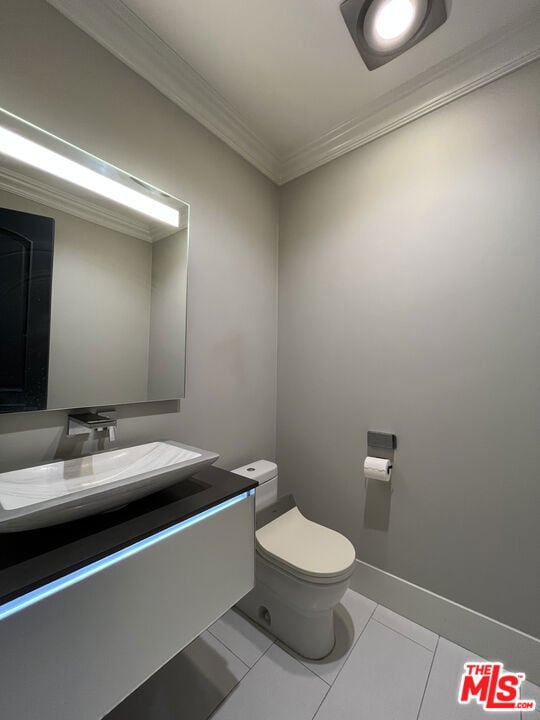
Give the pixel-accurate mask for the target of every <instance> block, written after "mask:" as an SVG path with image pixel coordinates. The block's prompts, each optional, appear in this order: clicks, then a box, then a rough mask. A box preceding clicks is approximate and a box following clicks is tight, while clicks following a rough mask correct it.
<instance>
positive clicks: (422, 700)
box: [416, 635, 441, 720]
mask: <svg viewBox="0 0 540 720" xmlns="http://www.w3.org/2000/svg"><path fill="white" fill-rule="evenodd" d="M440 639H441V636H440V635H438V636H437V643H436V645H435V650H434V651H433V657H432V658H431V665H430V666H429V671H428V674H427V678H426V684H425V685H424V692H423V693H422V699H421V700H420V705H419V706H418V713H417V715H416V720H420V713H421V712H422V705H423V704H424V698H425V697H426V692H427V688H428V685H429V679H430V677H431V671H432V669H433V664H434V662H435V655H436V654H437V649H438V647H439V640H440Z"/></svg>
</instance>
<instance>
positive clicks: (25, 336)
mask: <svg viewBox="0 0 540 720" xmlns="http://www.w3.org/2000/svg"><path fill="white" fill-rule="evenodd" d="M2 128H3V129H4V130H5V132H7V133H11V135H10V137H9V140H10V142H9V143H7V144H6V143H4V144H2V134H1V132H0V412H3V413H5V412H21V411H28V410H44V409H66V408H68V409H69V408H83V407H98V406H103V405H118V404H123V403H136V402H145V401H155V400H175V399H179V398H181V397H183V396H184V374H185V371H184V368H185V322H186V285H187V260H188V206H187V205H186V204H185V203H182V202H181V201H180V200H177V199H176V198H173V197H172V196H170V195H167V194H166V193H163V192H161V191H159V190H157V189H156V188H153V187H152V186H150V185H148V184H147V183H144V182H142V181H140V180H136V179H135V178H132V177H131V176H130V175H128V174H126V173H123V172H122V171H120V170H118V169H117V168H114V167H113V166H110V165H108V164H107V163H104V162H103V161H101V160H98V159H97V158H94V157H93V156H90V155H87V153H84V152H83V151H81V150H78V149H77V148H73V147H72V146H69V145H67V144H65V143H63V142H62V141H61V140H58V139H57V138H54V137H52V136H50V135H48V134H46V133H44V132H43V131H40V130H38V129H37V128H34V127H32V126H30V125H28V124H27V123H24V121H21V120H19V119H18V118H13V116H9V115H8V114H7V113H4V112H3V111H0V131H2ZM18 139H20V143H19V140H18ZM28 142H30V143H34V145H36V144H38V143H39V146H40V148H43V147H44V148H46V150H45V152H46V153H47V152H49V153H50V157H47V156H46V157H45V160H46V162H50V163H51V164H52V169H50V168H48V167H47V168H46V169H44V164H43V163H42V166H41V167H34V166H33V165H32V147H33V146H32V145H30V149H29V148H28V146H27V143H28ZM17 155H19V156H20V157H19V156H17ZM59 157H60V163H59V165H58V168H59V172H64V170H63V166H62V162H63V161H64V160H65V159H66V158H69V162H70V163H71V167H68V171H70V172H71V170H72V169H73V168H74V175H75V179H72V178H69V179H66V177H59V176H58V175H56V174H55V172H56V170H57V168H55V162H56V161H55V158H59ZM45 164H46V163H45ZM81 168H82V169H83V179H84V173H85V172H88V171H89V172H90V173H91V175H93V176H92V177H91V178H90V180H91V183H90V184H92V183H95V184H96V188H97V190H96V189H94V188H91V189H89V187H88V184H87V185H86V186H84V187H83V186H79V185H77V174H78V173H79V174H80V169H81ZM102 181H104V182H105V183H112V186H109V188H110V190H111V195H110V196H105V195H103V194H100V193H101V192H102V190H103V188H100V187H99V185H100V182H102ZM105 189H107V185H105ZM124 191H127V196H125V195H124V194H123V193H124ZM53 249H54V252H53Z"/></svg>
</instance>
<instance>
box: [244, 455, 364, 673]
mask: <svg viewBox="0 0 540 720" xmlns="http://www.w3.org/2000/svg"><path fill="white" fill-rule="evenodd" d="M232 472H234V473H237V474H238V475H243V476H244V477H249V478H251V479H253V480H256V481H257V483H258V487H257V489H256V491H255V510H256V513H257V528H258V529H257V530H256V533H255V537H256V550H255V587H254V589H253V590H252V591H251V592H250V593H248V594H247V595H246V596H245V597H244V598H242V600H241V601H240V602H239V603H238V604H237V607H238V608H239V609H240V610H241V611H242V612H243V613H245V614H246V615H247V616H248V617H250V618H251V619H252V620H254V621H255V622H256V623H258V624H259V625H261V626H262V627H264V628H266V629H267V630H268V631H269V632H270V633H271V634H272V635H274V636H275V637H276V638H278V639H279V640H281V641H282V642H283V643H285V645H287V646H288V647H290V648H291V649H292V650H294V651H295V652H297V653H298V654H299V655H302V656H303V657H305V658H309V659H312V660H315V659H321V658H323V657H325V656H326V655H328V654H329V653H330V652H331V651H332V649H333V647H334V644H335V633H334V612H333V611H334V608H335V607H336V605H337V604H338V603H339V601H340V600H341V598H342V597H343V595H344V594H345V591H346V590H347V588H348V587H349V582H350V579H351V576H352V574H353V570H354V563H355V557H356V553H355V550H354V547H353V545H352V543H351V542H350V541H349V540H347V538H346V537H344V536H343V535H341V534H340V533H338V532H335V531H334V530H330V529H329V528H326V527H323V526H322V525H318V524H317V523H314V522H311V521H310V520H308V519H307V518H305V517H304V516H303V515H302V513H301V512H300V510H299V509H298V508H297V507H296V505H295V503H294V501H293V500H292V496H287V497H286V498H283V499H281V500H280V501H278V495H277V488H278V472H277V465H276V464H275V463H272V462H269V461H267V460H257V461H256V462H253V463H250V464H248V465H244V466H243V467H240V468H237V469H236V470H233V471H232Z"/></svg>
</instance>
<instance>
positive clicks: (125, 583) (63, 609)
mask: <svg viewBox="0 0 540 720" xmlns="http://www.w3.org/2000/svg"><path fill="white" fill-rule="evenodd" d="M254 537H255V535H254V496H253V495H249V496H247V497H246V496H245V495H244V497H243V498H242V499H239V500H238V501H237V502H235V503H233V504H231V505H228V506H226V507H224V508H223V509H220V510H219V511H217V512H215V513H214V514H211V515H209V516H207V517H204V519H201V520H198V521H197V522H194V523H193V524H190V525H188V526H187V527H184V528H183V529H182V530H181V531H179V532H177V533H175V534H173V535H170V536H168V537H166V538H164V539H161V540H159V541H158V542H156V543H155V544H150V545H149V546H148V547H145V548H144V549H142V550H140V551H139V552H137V553H136V554H133V555H132V556H130V557H125V558H124V559H122V560H121V561H120V562H118V563H116V564H114V565H111V566H110V567H105V568H104V569H102V570H100V571H99V572H97V573H96V574H94V575H93V576H91V577H88V578H86V579H83V580H81V581H79V582H77V583H75V584H73V585H72V586H71V587H67V588H65V589H63V590H61V591H60V592H57V593H56V594H54V595H51V596H50V597H48V598H45V599H43V600H41V601H40V602H38V603H36V604H34V605H32V606H30V607H27V608H26V609H23V610H21V611H19V612H17V613H15V614H13V615H11V616H10V617H7V618H5V619H3V620H2V621H0V718H2V720H99V719H100V718H103V716H104V715H106V714H107V713H108V712H109V711H110V710H112V709H113V708H114V707H115V706H116V705H117V704H118V703H119V702H121V701H122V700H123V699H124V698H125V697H126V696H127V695H129V694H130V693H131V692H132V691H133V690H134V689H135V688H136V687H138V686H139V685H141V684H142V683H143V682H144V681H145V680H146V679H147V678H148V677H150V676H151V675H152V674H153V673H154V672H156V671H157V670H158V669H159V668H160V667H162V666H163V665H164V664H165V663H166V662H168V661H169V660H170V659H171V658H172V657H174V655H176V654H177V653H178V652H180V650H181V649H182V648H183V647H185V646H186V645H187V644H188V643H189V642H191V640H193V639H194V638H195V637H196V636H197V635H199V634H200V633H201V632H202V631H203V630H205V629H206V628H207V627H208V626H209V625H210V624H211V623H212V622H214V621H215V620H216V619H217V618H218V617H220V616H221V615H222V614H223V613H224V612H225V611H226V610H227V609H228V608H229V607H231V606H232V605H234V603H236V601H237V600H239V599H240V598H241V597H242V596H243V595H245V594H246V593H247V592H248V591H249V590H250V589H251V588H252V587H253V585H254Z"/></svg>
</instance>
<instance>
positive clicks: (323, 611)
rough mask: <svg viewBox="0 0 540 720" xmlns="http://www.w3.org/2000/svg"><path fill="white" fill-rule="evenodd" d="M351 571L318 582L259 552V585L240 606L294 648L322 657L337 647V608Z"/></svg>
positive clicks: (249, 615)
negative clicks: (292, 572) (328, 581)
mask: <svg viewBox="0 0 540 720" xmlns="http://www.w3.org/2000/svg"><path fill="white" fill-rule="evenodd" d="M351 574H352V571H351V573H349V574H348V575H347V576H346V577H344V578H341V579H340V580H339V581H337V582H335V583H331V584H320V585H317V584H314V583H310V582H306V581H305V580H301V579H299V578H296V577H294V576H292V575H290V574H289V573H287V572H284V571H282V570H281V569H280V568H278V567H276V566H273V565H272V564H271V563H269V562H267V561H266V560H265V559H264V558H261V557H260V556H257V559H256V569H255V577H256V584H255V588H254V589H253V590H252V591H251V592H249V593H248V594H247V595H246V596H245V597H243V598H242V599H241V600H240V602H238V603H237V607H238V609H239V610H241V611H242V612H243V613H244V614H245V615H247V616H248V617H249V618H251V619H252V620H253V621H254V622H256V623H257V624H258V625H260V626H261V627H262V628H264V629H265V630H267V631H268V632H270V633H271V634H272V635H274V636H275V637H276V638H278V639H279V640H281V641H282V642H283V643H284V644H285V645H287V646H288V647H289V648H291V650H294V651H295V652H296V653H298V654H299V655H301V656H302V657H305V658H307V659H309V660H320V659H322V658H324V657H326V656H327V655H328V654H329V653H331V652H332V650H333V648H334V645H335V632H334V608H335V606H336V605H337V604H338V603H339V601H340V600H341V598H342V597H343V595H344V594H345V591H346V590H347V588H348V586H349V582H350V577H351Z"/></svg>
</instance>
